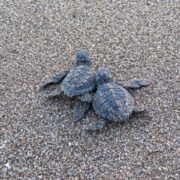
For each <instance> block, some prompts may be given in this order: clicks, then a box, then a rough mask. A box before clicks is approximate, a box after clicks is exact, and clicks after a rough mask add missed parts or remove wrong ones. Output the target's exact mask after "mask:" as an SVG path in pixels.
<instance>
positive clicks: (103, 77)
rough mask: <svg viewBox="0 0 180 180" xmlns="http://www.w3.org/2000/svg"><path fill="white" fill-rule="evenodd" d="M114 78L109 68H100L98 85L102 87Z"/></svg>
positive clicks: (97, 73) (97, 76) (97, 74)
mask: <svg viewBox="0 0 180 180" xmlns="http://www.w3.org/2000/svg"><path fill="white" fill-rule="evenodd" d="M112 81H113V80H112V76H111V73H110V71H109V70H108V69H107V68H103V67H102V68H98V70H97V72H96V82H97V85H102V84H104V83H108V82H112Z"/></svg>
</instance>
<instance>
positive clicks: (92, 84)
mask: <svg viewBox="0 0 180 180" xmlns="http://www.w3.org/2000/svg"><path fill="white" fill-rule="evenodd" d="M95 88H96V81H95V76H94V74H93V72H92V70H91V67H89V66H87V65H79V66H76V67H74V68H73V69H71V71H70V72H69V73H68V75H67V76H66V77H65V79H64V80H63V82H62V83H61V90H62V91H63V92H64V94H66V95H67V96H69V97H73V96H78V95H81V94H84V93H88V92H92V91H93V90H94V89H95Z"/></svg>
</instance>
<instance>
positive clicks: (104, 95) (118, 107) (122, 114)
mask: <svg viewBox="0 0 180 180" xmlns="http://www.w3.org/2000/svg"><path fill="white" fill-rule="evenodd" d="M133 107H134V100H133V98H132V96H131V95H130V93H129V92H128V91H127V90H126V89H124V88H123V87H122V86H119V85H117V84H115V83H114V82H111V83H106V84H103V85H100V86H99V87H98V89H97V92H96V93H95V95H94V98H93V109H94V110H95V112H96V113H97V114H98V115H100V116H101V117H103V118H105V119H108V120H110V121H126V120H128V118H129V116H130V115H131V114H132V111H133Z"/></svg>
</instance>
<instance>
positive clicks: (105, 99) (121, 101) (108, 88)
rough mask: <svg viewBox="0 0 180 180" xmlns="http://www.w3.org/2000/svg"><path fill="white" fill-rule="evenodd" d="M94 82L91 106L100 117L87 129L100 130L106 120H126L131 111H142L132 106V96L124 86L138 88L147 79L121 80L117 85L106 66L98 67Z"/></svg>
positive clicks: (147, 82) (145, 84)
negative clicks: (95, 86)
mask: <svg viewBox="0 0 180 180" xmlns="http://www.w3.org/2000/svg"><path fill="white" fill-rule="evenodd" d="M96 83H97V91H96V93H95V95H94V97H93V101H92V106H93V109H94V111H95V112H96V113H97V114H98V115H100V116H101V117H102V119H100V120H99V121H97V122H95V123H91V125H90V126H89V127H88V130H89V131H97V130H101V129H103V128H104V127H105V125H106V124H107V122H112V121H115V122H126V121H127V120H128V119H129V117H130V116H131V114H132V113H133V112H142V111H144V109H142V108H136V107H135V106H134V100H133V97H132V96H131V94H130V93H129V92H128V91H127V89H125V88H128V89H139V88H141V87H143V86H147V85H149V83H150V82H149V81H148V80H132V81H122V82H120V83H119V84H120V85H119V84H117V83H115V82H114V81H113V80H112V77H111V73H110V72H109V70H108V69H107V68H99V69H98V70H97V72H96ZM123 86H124V87H123Z"/></svg>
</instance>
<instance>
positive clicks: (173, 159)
mask: <svg viewBox="0 0 180 180" xmlns="http://www.w3.org/2000/svg"><path fill="white" fill-rule="evenodd" d="M179 8H180V6H179V3H178V1H177V0H174V1H164V2H163V1H157V2H156V1H148V0H146V1H145V0H144V1H143V0H141V1H140V0H137V1H127V0H125V1H120V0H101V1H98V0H97V1H95V0H89V1H88V0H86V1H80V0H74V1H72V0H69V1H65V0H60V1H59V2H58V1H56V0H49V1H46V2H45V1H40V0H25V1H23V0H15V1H12V0H0V179H67V178H70V177H72V178H75V177H77V179H80V178H81V179H100V178H102V179H110V178H115V179H138V180H139V179H168V180H169V179H180V176H179V171H178V170H179V169H180V106H179V104H180V71H179V67H180V56H179V55H180V54H179V49H178V48H179V45H180V41H179V40H180V38H179V37H180V36H179V35H180V34H179V28H180V26H179V22H180V13H179V12H180V11H179V10H180V9H179ZM78 49H86V50H88V51H89V52H90V53H91V55H92V59H93V68H94V70H95V68H97V67H98V66H107V67H109V68H110V70H111V72H112V75H113V78H114V79H119V80H125V79H133V78H141V77H143V78H144V79H150V80H151V81H152V84H151V85H150V86H149V87H147V88H144V89H142V90H139V91H137V92H136V93H135V94H134V96H135V99H136V101H137V103H138V104H143V105H145V106H146V107H147V111H148V114H146V115H145V116H137V117H134V118H133V119H132V121H131V123H128V124H111V125H109V126H108V127H107V128H106V129H105V130H104V131H103V132H101V133H99V134H93V135H91V134H88V133H86V132H85V131H84V128H85V127H86V126H87V125H88V124H89V123H90V122H92V121H96V120H97V119H98V116H96V115H95V114H94V113H93V111H89V113H88V115H87V117H86V118H85V119H84V120H83V122H82V123H79V124H76V125H75V124H74V123H73V118H72V114H73V106H74V101H71V100H67V99H57V100H55V101H46V100H45V99H43V98H41V97H40V96H39V95H38V94H37V88H38V85H39V84H40V82H41V81H42V80H44V79H45V78H47V77H49V76H50V75H51V74H53V73H55V72H58V71H60V70H62V69H64V68H66V67H70V66H71V65H72V64H73V63H74V54H75V52H76V51H77V50H78Z"/></svg>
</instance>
